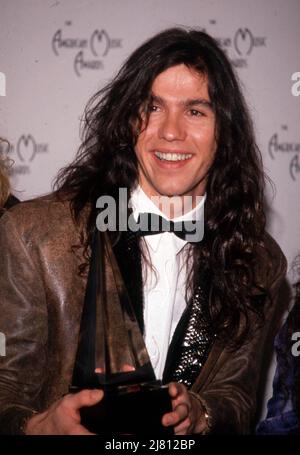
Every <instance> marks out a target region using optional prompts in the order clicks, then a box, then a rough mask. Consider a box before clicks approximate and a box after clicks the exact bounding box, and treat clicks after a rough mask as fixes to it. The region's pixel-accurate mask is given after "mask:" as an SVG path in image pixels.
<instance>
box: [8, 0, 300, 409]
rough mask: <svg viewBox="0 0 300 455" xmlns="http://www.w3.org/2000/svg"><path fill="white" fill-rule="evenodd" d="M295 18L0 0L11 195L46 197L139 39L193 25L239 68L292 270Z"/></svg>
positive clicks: (236, 2) (113, 1)
mask: <svg viewBox="0 0 300 455" xmlns="http://www.w3.org/2000/svg"><path fill="white" fill-rule="evenodd" d="M299 20H300V1H299V0H265V1H263V2H262V1H261V0H251V1H249V0H61V1H58V0H0V85H1V86H0V135H1V136H3V137H6V138H7V139H8V140H9V141H10V142H11V144H12V146H13V147H12V150H11V153H10V156H11V158H12V159H13V160H14V166H13V168H12V183H13V187H14V190H15V191H14V192H15V194H16V195H17V196H18V197H19V198H20V199H22V200H23V199H26V198H29V197H34V196H38V195H41V194H44V193H47V192H49V191H50V189H51V183H52V181H53V179H54V177H55V176H56V174H57V171H58V170H59V169H60V168H61V167H62V166H64V165H65V164H67V163H68V162H70V161H71V160H72V159H73V158H74V155H75V153H76V150H77V148H78V145H79V126H80V118H81V116H82V113H83V110H84V107H85V105H86V102H87V100H88V99H89V97H90V96H91V95H92V94H93V93H94V92H95V91H96V90H97V89H99V88H101V87H102V86H103V85H104V84H106V82H108V80H109V79H110V78H111V76H113V75H114V74H115V73H116V71H117V70H118V68H119V67H120V64H121V63H122V62H123V61H124V59H125V58H126V57H127V56H128V55H129V54H130V53H131V52H132V51H133V50H134V49H135V48H136V47H137V46H138V45H140V44H141V43H142V41H144V40H145V39H147V38H148V37H150V36H151V35H153V34H154V33H156V32H158V31H161V30H162V29H165V28H168V27H173V26H177V25H187V26H195V27H200V28H203V29H205V30H206V31H207V32H208V33H210V34H211V35H213V36H214V37H215V38H217V39H218V40H219V42H220V44H221V46H222V47H223V48H224V49H225V50H226V52H227V53H228V55H229V57H230V59H231V60H232V62H233V64H234V66H235V67H236V68H237V69H238V74H239V76H240V79H241V81H242V83H243V86H244V92H245V95H246V98H247V100H248V103H249V105H250V108H251V111H252V114H253V117H254V121H255V125H256V131H257V139H258V144H259V146H260V148H261V151H262V154H263V159H264V165H265V170H266V172H267V173H268V175H269V176H270V177H271V179H272V180H273V182H274V183H275V186H276V194H275V196H274V197H272V196H271V192H270V191H268V194H269V198H268V199H269V204H270V213H269V218H268V225H269V231H270V233H271V234H272V235H273V236H274V237H275V239H276V240H277V241H278V243H279V244H280V245H281V247H282V249H283V251H284V252H285V254H286V256H287V258H288V261H289V265H291V261H292V259H293V258H294V257H295V256H296V254H297V253H298V252H299V251H300V211H299V202H298V195H299V184H300V161H299V154H300V131H299V114H300V96H296V95H300V84H299V83H297V78H298V76H299V79H300V73H299V74H298V75H297V74H295V73H297V72H300V27H299ZM1 73H2V74H1ZM292 75H294V79H295V80H294V81H292ZM5 81H6V84H5ZM293 84H295V85H294V89H293V90H292V86H293ZM3 95H5V96H3ZM289 280H290V281H293V280H294V277H293V275H292V273H291V272H290V273H289ZM273 370H274V365H273V366H272V368H271V369H270V372H269V379H268V388H267V393H266V398H268V397H269V396H270V394H271V383H270V379H271V377H272V375H273ZM264 407H265V405H264Z"/></svg>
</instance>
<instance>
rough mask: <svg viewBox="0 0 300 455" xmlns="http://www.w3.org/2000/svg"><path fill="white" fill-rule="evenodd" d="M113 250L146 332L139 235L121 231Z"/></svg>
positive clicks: (142, 329)
mask: <svg viewBox="0 0 300 455" xmlns="http://www.w3.org/2000/svg"><path fill="white" fill-rule="evenodd" d="M113 251H114V253H115V256H116V260H117V262H118V265H119V268H120V272H121V274H122V278H123V280H124V283H125V287H126V289H127V292H128V295H129V298H130V301H131V305H132V307H133V309H134V312H135V316H136V319H137V321H138V324H139V327H140V329H141V331H142V333H144V316H143V308H144V298H143V280H142V265H141V264H142V263H141V252H140V248H139V237H138V236H137V234H135V233H134V232H131V231H129V230H128V231H123V232H120V237H119V240H118V241H117V242H116V243H115V244H114V245H113Z"/></svg>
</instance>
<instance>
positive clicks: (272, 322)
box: [0, 196, 286, 434]
mask: <svg viewBox="0 0 300 455" xmlns="http://www.w3.org/2000/svg"><path fill="white" fill-rule="evenodd" d="M266 242H267V245H268V251H269V255H268V256H269V257H268V259H267V258H265V257H261V258H258V264H257V273H258V274H259V277H260V281H261V283H262V284H263V285H264V286H265V288H266V289H268V290H269V292H270V294H271V296H272V299H271V301H272V303H271V304H269V305H267V308H266V313H265V323H264V325H263V327H261V328H259V329H257V331H256V335H255V337H254V338H253V339H252V341H251V342H249V343H246V344H245V345H243V346H242V347H241V348H240V349H237V350H235V351H234V352H232V351H231V352H230V351H229V350H227V349H226V348H224V347H221V346H220V345H218V344H217V343H215V344H214V345H213V347H212V349H211V351H210V353H209V356H208V358H207V361H206V362H205V364H204V367H203V368H202V370H201V373H200V375H199V377H198V378H197V380H196V382H195V383H194V385H193V387H192V391H194V392H195V393H197V394H199V397H200V398H201V400H202V402H203V403H204V404H205V406H206V408H207V410H208V414H209V415H210V419H211V421H210V424H211V427H212V430H213V431H215V432H223V433H226V432H228V433H233V432H234V433H248V432H249V431H250V427H251V424H252V423H253V422H252V421H253V416H254V414H255V410H256V397H257V387H258V382H259V380H260V373H261V371H262V369H263V366H264V365H263V359H264V357H263V355H264V348H265V347H266V344H267V341H266V340H268V339H269V336H270V334H271V335H272V334H274V332H275V331H276V330H277V328H278V318H279V315H280V312H281V311H280V310H281V309H282V308H283V305H284V302H279V301H278V300H277V295H278V289H279V286H280V284H281V282H282V280H283V278H284V276H285V273H286V259H285V257H284V255H283V253H282V251H281V250H280V248H279V246H278V245H277V243H276V242H275V241H274V240H273V239H272V238H271V237H270V236H269V235H267V234H266ZM74 245H80V228H79V227H78V226H77V225H75V224H74V222H73V219H72V217H71V212H70V206H69V203H67V202H61V201H57V200H55V199H54V198H53V196H48V197H44V198H40V199H37V200H34V201H29V202H25V203H22V204H19V205H17V206H16V207H14V208H12V209H11V210H10V211H8V212H7V213H5V215H4V216H3V217H2V218H1V221H0V332H2V333H3V334H4V335H5V337H6V355H5V356H2V357H0V433H3V434H18V433H20V432H21V426H22V422H23V420H24V418H26V417H28V416H30V415H31V414H33V412H34V411H38V412H41V411H44V410H46V409H47V408H48V407H49V406H50V405H51V404H52V403H53V402H54V401H55V400H57V399H58V398H60V397H62V396H63V395H64V394H66V393H68V387H69V385H70V383H71V377H72V372H73V367H74V360H75V355H76V349H77V343H78V334H79V327H80V320H81V311H82V306H83V301H84V292H85V287H86V277H83V276H79V273H78V267H79V265H80V264H81V263H82V262H83V261H82V256H81V254H80V249H74V248H72V247H73V246H74ZM270 342H271V343H272V341H270V339H269V341H268V343H270Z"/></svg>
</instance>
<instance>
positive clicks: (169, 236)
mask: <svg viewBox="0 0 300 455" xmlns="http://www.w3.org/2000/svg"><path fill="white" fill-rule="evenodd" d="M204 202H205V197H203V198H201V201H200V203H199V204H198V205H197V206H196V207H195V208H194V209H193V210H191V211H190V212H188V213H186V214H184V215H183V216H181V217H177V218H173V221H185V220H199V219H201V217H203V214H204ZM130 203H131V207H132V211H133V217H134V219H135V221H137V220H138V216H139V213H142V212H150V213H156V214H158V215H161V216H163V217H164V218H167V217H166V216H165V215H164V214H163V213H162V212H161V211H160V210H159V208H158V207H157V205H155V204H154V202H152V201H151V199H150V198H149V197H148V196H147V195H146V194H145V192H144V191H143V190H142V188H141V187H140V186H138V187H137V188H136V189H135V190H134V191H133V192H132V195H131V201H130ZM143 239H144V240H145V243H142V248H143V251H144V253H145V254H146V255H148V256H147V257H148V259H149V260H150V262H151V264H152V266H153V267H154V270H155V272H156V273H155V272H154V271H153V270H152V269H151V268H150V267H149V266H148V265H147V264H145V263H144V262H145V261H143V267H142V269H143V282H144V323H145V335H144V338H145V344H146V347H147V350H148V353H149V356H150V360H151V362H152V365H153V368H154V372H155V374H156V378H157V379H162V375H163V371H164V367H165V362H166V357H167V352H168V348H169V345H170V342H171V340H172V336H173V334H174V331H175V328H176V326H177V324H178V322H179V320H180V318H181V315H182V313H183V311H184V309H185V307H186V298H185V291H186V289H185V288H186V278H187V272H188V271H187V267H186V264H185V261H184V259H185V258H186V254H188V247H189V244H188V242H187V241H186V240H182V239H180V238H179V237H177V236H176V235H175V234H173V233H171V232H163V233H158V234H152V235H148V236H145V237H143ZM145 247H146V248H145Z"/></svg>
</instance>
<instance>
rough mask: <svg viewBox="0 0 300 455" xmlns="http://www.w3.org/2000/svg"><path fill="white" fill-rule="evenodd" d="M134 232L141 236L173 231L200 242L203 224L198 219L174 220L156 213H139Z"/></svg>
mask: <svg viewBox="0 0 300 455" xmlns="http://www.w3.org/2000/svg"><path fill="white" fill-rule="evenodd" d="M136 232H137V233H138V234H139V235H141V236H146V235H154V234H160V233H163V232H173V233H174V234H175V235H176V236H177V237H179V238H180V239H182V240H186V241H188V242H200V240H202V238H203V226H201V223H200V221H197V220H196V221H192V220H191V221H187V220H185V221H175V222H174V221H172V220H167V219H166V218H164V217H162V216H160V215H157V214H156V213H140V214H139V217H138V221H137V231H136Z"/></svg>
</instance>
